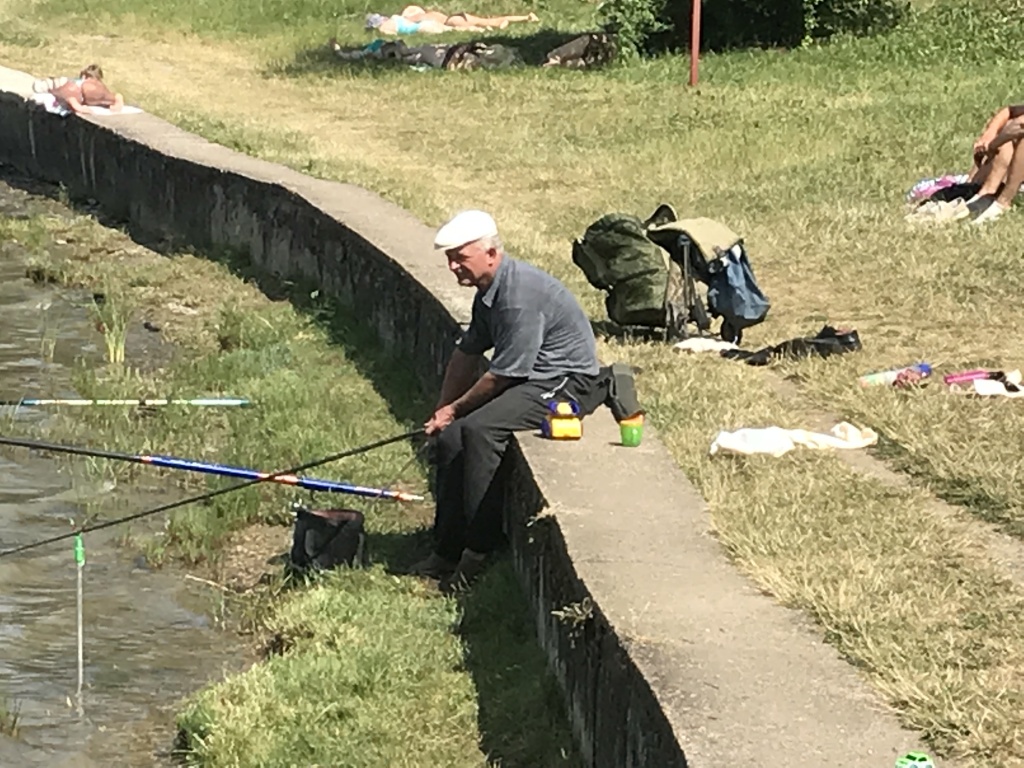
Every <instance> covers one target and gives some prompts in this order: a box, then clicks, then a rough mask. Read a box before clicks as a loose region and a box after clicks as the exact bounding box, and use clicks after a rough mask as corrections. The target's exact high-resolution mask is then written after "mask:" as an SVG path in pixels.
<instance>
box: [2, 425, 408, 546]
mask: <svg viewBox="0 0 1024 768" xmlns="http://www.w3.org/2000/svg"><path fill="white" fill-rule="evenodd" d="M422 434H424V430H422V429H417V430H413V431H412V432H405V433H403V434H401V435H395V436H394V437H387V438H384V439H383V440H378V441H376V442H373V443H367V444H366V445H361V446H359V447H357V448H350V449H349V450H347V451H342V452H341V453H335V454H333V455H331V456H325V457H324V458H322V459H317V460H316V461H310V462H307V463H305V464H301V465H299V466H297V467H292V468H291V469H284V470H281V471H280V472H272V473H270V474H269V475H267V476H266V477H261V478H258V479H255V480H247V481H246V482H244V483H238V484H237V485H230V486H228V487H227V488H220V489H219V490H216V491H207V492H206V493H202V494H199V495H198V496H190V497H188V498H186V499H180V500H179V501H172V502H170V503H168V504H161V505H160V506H159V507H153V508H152V509H146V510H143V511H142V512H136V513H134V514H131V515H126V516H124V517H119V518H116V519H114V520H107V521H105V522H102V523H94V524H93V525H86V526H83V527H82V528H79V529H77V530H74V531H71V532H69V533H62V534H59V535H57V536H51V537H50V538H48V539H41V540H39V541H34V542H31V543H29V544H22V545H21V546H19V547H14V548H12V549H7V550H3V551H0V558H3V557H8V556H9V555H15V554H18V553H20V552H27V551H28V550H30V549H37V548H39V547H44V546H46V545H48V544H56V543H57V542H59V541H66V540H67V539H70V538H74V537H75V536H80V535H81V534H83V533H92V532H93V531H101V530H103V529H104V528H112V527H113V526H115V525H122V524H124V523H130V522H132V521H133V520H139V519H141V518H143V517H149V516H151V515H157V514H160V513H161V512H169V511H170V510H172V509H177V508H178V507H183V506H185V505H186V504H196V503H199V502H202V501H208V500H210V499H213V498H216V497H217V496H223V495H224V494H225V493H231V492H232V491H239V490H241V489H243V488H248V487H249V486H251V485H256V483H263V482H267V481H272V480H274V478H276V477H280V476H281V475H294V474H297V473H299V472H303V471H305V470H307V469H312V468H313V467H319V466H321V465H323V464H330V463H331V462H333V461H339V460H341V459H347V458H349V457H351V456H356V455H358V454H360V453H368V452H370V451H373V450H376V449H377V448H383V447H384V446H386V445H391V444H392V443H400V442H402V441H403V440H411V439H412V438H414V437H419V436H420V435H422Z"/></svg>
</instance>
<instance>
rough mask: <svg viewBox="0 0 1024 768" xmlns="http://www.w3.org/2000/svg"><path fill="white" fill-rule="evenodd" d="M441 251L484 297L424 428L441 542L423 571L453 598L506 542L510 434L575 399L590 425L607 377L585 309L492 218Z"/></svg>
mask: <svg viewBox="0 0 1024 768" xmlns="http://www.w3.org/2000/svg"><path fill="white" fill-rule="evenodd" d="M434 248H435V249H436V250H441V251H444V255H445V258H446V260H447V263H448V268H449V269H450V270H451V271H452V273H453V274H454V275H455V278H456V280H458V283H459V285H462V286H466V287H472V288H476V296H475V298H474V300H473V312H472V319H471V322H470V325H469V328H468V329H467V330H466V331H465V333H464V334H463V335H462V338H461V339H460V340H459V342H458V346H457V348H456V350H455V351H454V353H453V354H452V357H451V359H450V360H449V362H448V366H447V369H446V372H445V377H444V381H443V383H442V386H441V394H440V397H439V399H438V402H437V407H436V409H435V411H434V414H433V416H431V418H430V419H429V420H428V421H427V422H426V424H425V425H424V426H425V429H426V432H427V434H428V435H430V436H433V438H434V440H435V448H436V452H435V459H436V463H437V484H436V498H437V510H436V514H435V519H434V536H435V539H436V543H435V548H434V551H433V552H432V553H431V555H430V557H428V558H427V559H426V560H424V561H422V562H420V563H418V564H417V565H416V566H414V567H413V571H414V572H415V573H418V574H419V575H422V576H428V577H431V578H437V579H440V580H441V588H442V590H444V591H451V590H453V589H458V588H461V587H465V586H469V585H470V584H471V583H472V582H473V581H474V580H475V578H476V577H477V576H479V574H480V573H481V571H482V570H483V568H484V565H485V562H486V559H487V556H488V555H489V554H490V553H491V552H493V551H494V550H495V549H496V548H497V547H498V546H499V544H500V543H501V540H502V537H503V529H502V519H501V511H502V510H501V506H500V500H499V499H500V497H496V496H495V495H494V494H493V492H492V485H493V483H494V478H495V475H496V473H497V470H498V466H499V464H500V463H501V458H502V455H503V454H504V452H505V449H506V447H507V445H508V441H509V438H510V437H511V435H512V433H513V432H515V431H519V430H532V429H537V428H539V426H540V424H541V422H542V421H543V419H544V416H545V414H546V413H547V407H548V404H549V403H550V402H552V401H553V400H570V399H571V400H575V401H576V402H577V403H578V404H579V406H580V408H581V410H582V413H583V415H588V414H590V413H593V411H594V410H595V409H596V408H597V406H598V405H600V404H601V403H602V402H603V401H604V399H605V396H606V394H607V386H606V385H605V383H606V381H607V378H606V377H602V376H601V374H600V366H599V364H598V360H597V344H596V341H595V339H594V333H593V330H592V328H591V326H590V321H589V320H588V319H587V316H586V314H584V312H583V309H582V308H581V307H580V305H579V303H578V302H577V301H576V298H575V297H574V296H573V295H572V293H570V292H569V290H568V289H567V288H566V287H565V286H564V285H562V283H560V282H559V281H558V280H556V279H555V278H554V277H552V276H551V275H549V274H547V273H546V272H543V271H541V270H540V269H537V268H536V267H533V266H531V265H529V264H527V263H525V262H522V261H519V260H518V259H514V258H512V257H511V256H509V255H508V254H506V253H505V251H504V249H503V247H502V244H501V240H500V238H499V237H498V228H497V225H496V224H495V221H494V219H493V218H492V217H491V216H490V215H489V214H487V213H485V212H483V211H475V210H474V211H463V212H462V213H459V214H458V215H457V216H455V217H454V218H453V219H451V220H450V221H449V222H448V223H446V224H445V225H444V226H442V227H441V228H440V229H439V230H438V231H437V234H436V236H435V238H434ZM492 349H493V354H492V356H491V360H490V364H489V366H488V369H487V371H486V372H485V373H483V374H482V375H480V374H479V372H480V370H481V369H482V367H483V366H484V364H485V360H484V357H483V355H484V353H485V352H487V351H489V350H492Z"/></svg>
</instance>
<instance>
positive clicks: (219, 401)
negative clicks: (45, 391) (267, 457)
mask: <svg viewBox="0 0 1024 768" xmlns="http://www.w3.org/2000/svg"><path fill="white" fill-rule="evenodd" d="M43 405H75V406H78V405H138V406H151V405H195V406H224V407H239V408H246V407H248V406H249V405H250V402H249V400H247V399H246V398H244V397H196V398H192V399H191V400H167V399H162V398H155V399H148V398H138V399H129V400H94V399H88V398H78V399H75V398H66V399H60V398H57V399H52V400H43V399H39V398H31V397H26V398H22V399H21V400H0V407H5V406H14V407H18V406H27V407H30V408H34V407H38V406H43Z"/></svg>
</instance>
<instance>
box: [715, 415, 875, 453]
mask: <svg viewBox="0 0 1024 768" xmlns="http://www.w3.org/2000/svg"><path fill="white" fill-rule="evenodd" d="M877 442H878V433H877V432H875V431H874V430H872V429H868V428H867V427H865V428H864V429H859V428H857V427H855V426H853V425H852V424H850V423H849V422H845V421H844V422H840V423H839V424H836V425H835V426H834V427H832V429H831V430H829V434H827V435H826V434H823V433H821V432H809V431H807V430H805V429H783V428H782V427H764V428H744V429H738V430H736V431H735V432H725V431H722V432H719V433H718V435H717V437H715V440H714V442H712V443H711V455H712V456H713V455H715V454H716V453H720V452H722V453H738V454H744V455H750V454H755V453H766V454H768V455H770V456H775V457H779V456H783V455H785V454H787V453H789V452H790V451H792V450H793V449H794V448H796V447H797V446H798V445H802V446H804V447H805V448H816V449H822V448H838V449H842V450H851V449H856V448H867V447H868V446H869V445H874V444H875V443H877Z"/></svg>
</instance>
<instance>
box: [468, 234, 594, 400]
mask: <svg viewBox="0 0 1024 768" xmlns="http://www.w3.org/2000/svg"><path fill="white" fill-rule="evenodd" d="M492 347H493V348H494V354H493V356H492V357H491V364H490V371H491V373H493V374H495V375H497V376H505V377H508V378H514V379H532V380H544V379H555V378H559V377H562V376H565V375H566V374H569V373H583V374H588V375H591V376H593V375H596V374H597V372H598V369H599V367H600V366H599V364H598V361H597V343H596V342H595V340H594V331H593V329H592V328H591V326H590V321H589V320H588V319H587V316H586V314H584V312H583V309H582V307H580V305H579V302H578V301H576V297H575V296H573V295H572V293H570V292H569V289H568V288H566V287H565V286H564V285H562V283H560V282H559V281H558V280H556V279H555V278H554V277H552V276H551V275H549V274H548V273H547V272H544V271H542V270H540V269H537V268H536V267H534V266H532V265H530V264H527V263H526V262H523V261H519V260H518V259H514V258H512V257H511V256H509V255H508V254H505V255H504V256H503V257H502V259H501V264H500V265H499V266H498V271H497V273H496V274H495V276H494V282H492V283H491V284H490V286H488V288H487V290H486V291H479V290H478V291H477V293H476V297H475V298H474V300H473V319H472V321H471V322H470V324H469V328H468V329H467V330H466V332H465V333H464V334H463V336H462V339H461V340H460V341H459V349H461V350H462V351H463V352H465V353H466V354H468V355H482V354H483V353H484V352H486V351H487V350H489V349H491V348H492Z"/></svg>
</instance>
